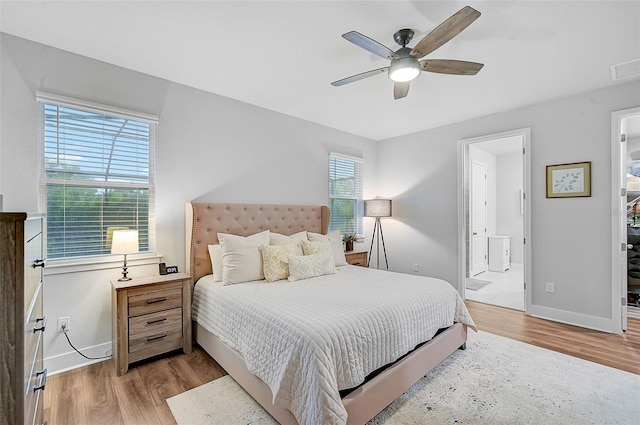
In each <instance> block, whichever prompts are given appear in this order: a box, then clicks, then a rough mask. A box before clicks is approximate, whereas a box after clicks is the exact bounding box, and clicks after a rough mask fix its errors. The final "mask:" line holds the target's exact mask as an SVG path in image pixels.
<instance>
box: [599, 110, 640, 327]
mask: <svg viewBox="0 0 640 425" xmlns="http://www.w3.org/2000/svg"><path fill="white" fill-rule="evenodd" d="M639 114H640V107H636V108H630V109H624V110H621V111H614V112H612V113H611V211H610V214H611V319H609V322H610V323H609V325H608V326H607V328H606V330H607V332H613V333H618V334H619V333H622V330H623V328H624V324H623V323H622V322H623V320H624V318H623V317H622V313H623V311H622V298H623V294H622V279H623V275H622V269H621V267H620V264H621V261H620V260H621V259H620V256H621V255H624V258H626V252H624V251H622V250H621V249H620V244H621V243H623V242H626V237H623V235H622V228H623V226H622V224H621V221H620V220H624V228H626V220H627V219H626V217H627V211H626V208H625V209H624V211H620V189H621V187H620V186H621V184H622V182H621V181H620V178H621V176H622V170H621V168H620V167H621V165H622V164H621V160H620V156H621V155H622V148H621V143H620V134H621V125H622V120H624V119H625V118H628V117H630V116H633V115H639ZM625 204H626V202H625ZM625 236H626V235H625ZM625 299H626V296H625Z"/></svg>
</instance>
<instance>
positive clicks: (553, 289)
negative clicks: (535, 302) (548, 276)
mask: <svg viewBox="0 0 640 425" xmlns="http://www.w3.org/2000/svg"><path fill="white" fill-rule="evenodd" d="M547 292H551V293H553V292H556V284H555V283H553V282H547Z"/></svg>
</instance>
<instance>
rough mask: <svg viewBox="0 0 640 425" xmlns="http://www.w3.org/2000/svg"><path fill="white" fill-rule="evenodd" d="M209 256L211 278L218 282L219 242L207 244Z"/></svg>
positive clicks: (219, 270)
mask: <svg viewBox="0 0 640 425" xmlns="http://www.w3.org/2000/svg"><path fill="white" fill-rule="evenodd" d="M209 257H211V270H213V280H214V282H220V281H221V280H222V247H221V246H220V245H219V244H215V245H209Z"/></svg>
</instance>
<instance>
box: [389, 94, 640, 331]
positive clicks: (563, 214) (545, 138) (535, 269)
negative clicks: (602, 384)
mask: <svg viewBox="0 0 640 425" xmlns="http://www.w3.org/2000/svg"><path fill="white" fill-rule="evenodd" d="M639 95H640V82H638V81H635V82H629V83H626V84H618V85H616V86H614V87H612V88H609V89H603V90H597V91H592V92H588V93H583V94H579V95H576V96H571V97H567V98H562V99H558V100H555V101H551V102H547V103H543V104H538V105H533V106H529V107H525V108H520V109H516V110H512V111H507V112H503V113H499V114H495V115H490V116H487V117H484V118H480V119H475V120H470V121H466V122H462V123H458V124H453V125H450V126H446V127H440V128H436V129H433V130H429V131H423V132H419V133H414V134H410V135H406V136H402V137H397V138H393V139H388V140H384V141H380V142H378V158H379V162H378V177H377V178H378V188H379V194H380V196H387V197H390V198H392V199H393V200H394V202H395V204H394V207H395V206H396V205H397V208H395V209H394V217H393V219H388V220H387V221H386V222H385V240H386V242H387V252H388V253H389V255H390V256H392V257H393V258H394V261H390V265H391V268H392V269H393V270H396V271H400V272H407V273H411V271H412V268H411V265H412V264H413V263H420V274H425V275H433V276H437V277H441V278H444V279H446V280H448V281H450V282H452V283H453V284H454V285H455V286H458V287H459V282H457V258H456V257H457V252H458V251H457V237H456V235H457V233H458V229H457V202H456V200H457V198H456V197H457V184H458V179H457V156H456V149H457V142H458V140H460V139H470V138H474V137H479V136H484V135H488V134H493V133H499V132H503V131H507V130H513V129H518V128H525V127H530V128H531V152H530V153H529V154H530V155H531V156H530V158H531V167H532V169H531V172H532V176H531V179H532V180H531V191H532V193H530V194H528V199H529V201H530V202H531V208H532V214H531V215H532V216H531V217H530V219H531V226H532V233H533V235H532V238H531V239H532V240H530V241H528V243H531V249H532V257H533V259H532V264H531V267H532V282H528V283H529V284H530V285H531V292H532V296H531V303H532V305H531V310H530V312H531V313H533V314H535V315H539V316H544V317H549V318H553V319H555V320H561V321H565V322H571V323H578V324H582V325H588V326H592V327H598V326H600V325H602V324H603V323H605V322H607V321H611V320H614V318H612V311H611V305H612V299H611V297H612V294H611V292H612V291H611V253H610V247H611V217H610V213H609V211H610V202H611V201H610V199H611V196H610V190H611V189H610V188H611V182H610V179H611V175H610V173H611V171H610V170H611V167H610V164H611V153H610V152H611V146H610V144H611V140H610V139H611V137H610V129H611V112H612V111H615V110H621V109H626V108H631V107H635V106H638V105H639V104H640V96H639ZM580 161H592V166H593V168H592V172H593V175H592V177H593V186H592V190H593V194H592V196H591V197H589V198H571V199H546V197H545V166H546V165H549V164H560V163H570V162H580ZM549 281H550V282H555V284H556V292H555V293H546V292H545V282H549ZM607 323H608V322H607Z"/></svg>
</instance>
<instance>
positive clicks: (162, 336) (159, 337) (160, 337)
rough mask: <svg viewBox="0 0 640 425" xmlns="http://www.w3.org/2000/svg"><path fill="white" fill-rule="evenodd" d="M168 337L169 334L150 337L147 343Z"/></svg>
mask: <svg viewBox="0 0 640 425" xmlns="http://www.w3.org/2000/svg"><path fill="white" fill-rule="evenodd" d="M166 336H167V334H162V335H155V336H150V337H148V338H147V341H155V340H156V339H162V338H164V337H166Z"/></svg>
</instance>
